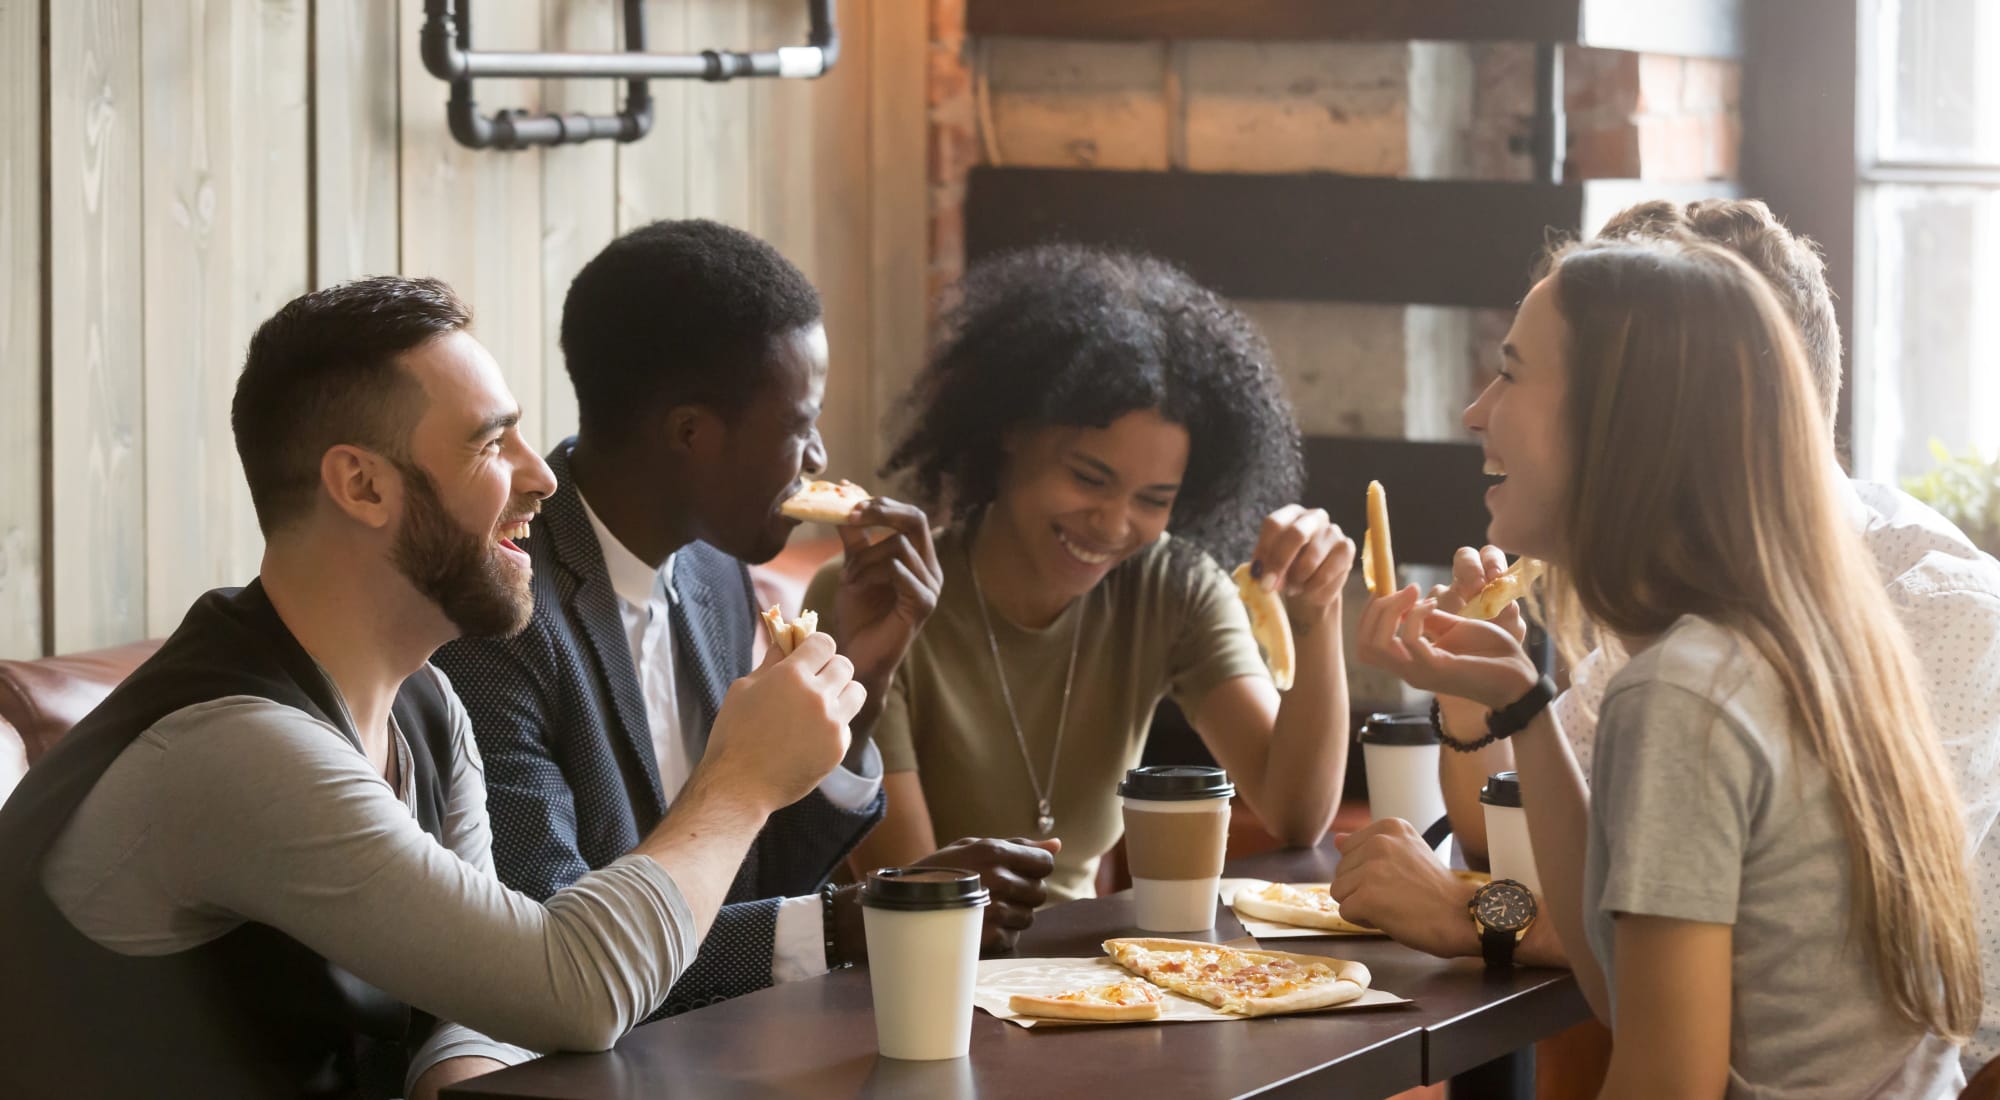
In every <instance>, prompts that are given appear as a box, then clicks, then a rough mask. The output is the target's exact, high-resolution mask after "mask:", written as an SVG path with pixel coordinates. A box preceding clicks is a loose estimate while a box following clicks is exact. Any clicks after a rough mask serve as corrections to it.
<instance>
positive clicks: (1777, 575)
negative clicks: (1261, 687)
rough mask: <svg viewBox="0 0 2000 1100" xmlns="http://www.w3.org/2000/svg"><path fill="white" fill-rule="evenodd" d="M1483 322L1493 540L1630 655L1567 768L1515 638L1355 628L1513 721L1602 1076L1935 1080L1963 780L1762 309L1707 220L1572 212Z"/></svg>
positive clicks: (1961, 1019) (1951, 1033)
mask: <svg viewBox="0 0 2000 1100" xmlns="http://www.w3.org/2000/svg"><path fill="white" fill-rule="evenodd" d="M1502 350H1503V358H1504V360H1505V365H1504V367H1503V369H1502V370H1501V373H1500V376H1499V378H1497V379H1496V380H1495V381H1494V383H1493V384H1492V386H1490V387H1489V388H1488V390H1487V392H1486V393H1485V394H1483V395H1482V396H1481V398H1480V399H1479V401H1478V402H1477V403H1475V404H1474V405H1473V406H1472V407H1471V409H1469V410H1468V411H1467V417H1466V420H1467V424H1468V426H1469V427H1471V428H1472V429H1473V430H1474V431H1475V432H1476V433H1478V434H1479V435H1480V436H1481V438H1482V441H1483V444H1484V446H1485V449H1486V453H1487V459H1488V468H1489V470H1490V471H1493V472H1495V473H1498V474H1500V475H1501V476H1503V477H1504V480H1503V481H1501V482H1500V483H1499V484H1497V485H1495V486H1494V487H1493V488H1492V489H1490V490H1489V491H1488V494H1487V507H1488V511H1489V512H1490V513H1491V524H1490V526H1489V528H1488V535H1489V538H1490V540H1491V541H1492V542H1493V543H1495V544H1496V545H1498V546H1500V547H1502V548H1504V549H1507V550H1508V551H1510V552H1513V553H1517V554H1526V555H1532V556H1534V557H1539V558H1543V559H1545V560H1547V561H1548V562H1549V563H1550V565H1551V567H1552V569H1551V580H1550V583H1549V585H1548V587H1549V590H1550V591H1551V594H1552V597H1553V598H1552V601H1551V603H1552V605H1553V607H1554V614H1553V615H1552V618H1553V619H1554V626H1555V629H1556V633H1557V635H1558V637H1559V638H1560V639H1561V640H1562V641H1563V643H1564V649H1565V651H1566V652H1581V651H1582V649H1583V648H1584V646H1583V641H1584V638H1583V636H1582V635H1583V633H1584V632H1585V631H1586V630H1595V631H1603V632H1608V633H1609V634H1610V635H1612V636H1614V637H1615V638H1616V639H1618V640H1619V641H1620V642H1622V643H1623V645H1624V647H1625V649H1626V650H1627V651H1628V652H1630V653H1631V654H1632V655H1633V656H1632V660H1631V663H1630V664H1629V665H1628V666H1627V667H1626V669H1625V670H1624V671H1623V672H1621V673H1620V674H1619V675H1618V677H1617V678H1616V679H1615V680H1613V681H1612V683H1611V685H1610V688H1609V690H1608V691H1607V693H1606V697H1605V700H1604V704H1603V708H1602V711H1601V716H1600V719H1599V735H1598V736H1599V742H1598V748H1597V753H1596V758H1595V760H1594V762H1593V769H1592V776H1591V782H1590V784H1589V785H1588V792H1592V793H1587V792H1586V785H1585V783H1584V777H1583V776H1582V775H1581V773H1580V771H1579V770H1578V768H1577V765H1576V763H1575V759H1574V757H1573V756H1572V755H1571V754H1570V750H1569V746H1568V744H1567V742H1566V740H1565V739H1564V738H1563V736H1562V735H1561V731H1560V730H1559V729H1558V728H1557V727H1556V724H1555V719H1554V716H1553V714H1552V713H1551V712H1550V711H1549V710H1547V709H1540V710H1537V709H1536V705H1537V704H1538V703H1545V702H1546V697H1547V689H1546V686H1545V685H1541V684H1538V681H1537V674H1536V671H1535V669H1534V666H1533V664H1532V662H1530V661H1529V659H1528V658H1527V656H1526V654H1525V653H1523V652H1522V650H1521V648H1520V646H1519V644H1518V643H1516V642H1515V640H1514V639H1513V637H1512V635H1510V634H1508V633H1507V632H1505V631H1503V630H1501V629H1499V628H1497V627H1494V626H1492V625H1490V624H1486V623H1475V622H1470V621H1467V620H1463V619H1458V618H1455V617H1453V616H1450V615H1446V614H1444V613H1442V612H1439V611H1437V610H1436V609H1435V607H1434V606H1433V605H1432V604H1431V603H1430V601H1426V600H1421V599H1419V596H1418V592H1417V591H1416V589H1414V588H1408V589H1405V590H1403V591H1401V592H1398V593H1395V594H1393V595H1391V596H1388V597H1386V598H1383V599H1379V600H1376V601H1374V602H1373V603H1371V605H1370V606H1369V608H1368V609H1367V611H1366V612H1365V614H1364V615H1363V618H1362V622H1361V627H1360V638H1359V641H1358V650H1359V652H1360V654H1361V656H1362V658H1363V659H1364V660H1367V661H1370V662H1371V663H1375V664H1378V665H1381V666H1383V667H1387V668H1390V669H1392V670H1393V671H1396V672H1397V673H1399V674H1401V675H1402V676H1403V677H1404V678H1405V679H1406V680H1408V681H1409V682H1410V683H1412V684H1413V685H1415V686H1417V687H1420V688H1423V689H1426V690H1431V691H1437V692H1442V693H1449V694H1452V695H1457V696H1461V697H1464V698H1469V699H1472V700H1475V701H1477V702H1480V703H1482V704H1484V705H1486V706H1487V707H1489V708H1492V709H1493V710H1494V711H1496V712H1500V713H1503V714H1505V715H1506V720H1505V721H1501V722H1499V723H1498V724H1497V725H1496V727H1495V730H1496V732H1501V733H1506V732H1509V730H1510V728H1514V727H1518V728H1519V732H1518V735H1516V736H1514V739H1513V740H1514V745H1515V758H1516V761H1517V765H1518V767H1519V769H1520V772H1521V783H1522V797H1523V802H1524V803H1525V805H1526V807H1527V811H1528V819H1529V827H1530V832H1531V834H1532V840H1533V845H1534V850H1535V857H1536V861H1537V863H1538V865H1539V868H1540V873H1541V878H1542V884H1543V887H1544V889H1545V891H1546V897H1545V899H1544V903H1545V905H1546V908H1547V913H1546V916H1547V918H1548V919H1551V920H1553V921H1554V923H1555V925H1556V928H1557V931H1558V932H1559V933H1560V934H1561V936H1562V939H1563V943H1564V946H1565V948H1566V950H1567V952H1568V954H1569V957H1570V958H1571V960H1572V961H1573V962H1574V964H1575V965H1576V969H1577V974H1578V978H1579V980H1580V981H1581V982H1582V984H1583V986H1584V989H1585V992H1586V995H1587V996H1589V998H1590V1000H1591V1003H1592V1006H1593V1007H1594V1008H1595V1009H1596V1011H1597V1013H1598V1015H1599V1017H1600V1018H1602V1019H1603V1020H1605V1022H1606V1023H1608V1024H1609V1025H1610V1026H1611V1028H1612V1032H1613V1042H1614V1047H1613V1051H1614V1053H1613V1056H1612V1064H1611V1070H1610V1074H1609V1076H1608V1077H1607V1080H1606V1083H1605V1086H1604V1095H1606V1096H1617V1097H1631V1096H1653V1095H1674V1096H1723V1095H1728V1096H1763V1095H1783V1096H1787V1097H1794V1096H1798V1097H1808V1096H1810V1097H1818V1096H1826V1097H1835V1096H1839V1097H1847V1096H1897V1097H1902V1096H1925V1097H1929V1096H1946V1095H1951V1094H1952V1093H1953V1091H1954V1090H1955V1088H1956V1085H1957V1083H1958V1082H1959V1081H1960V1080H1961V1075H1960V1072H1959V1069H1958V1065H1957V1062H1956V1059H1955V1058H1954V1056H1953V1046H1954V1045H1955V1044H1956V1043H1957V1042H1960V1041H1962V1040H1963V1039H1964V1037H1965V1036H1966V1035H1967V1034H1969V1033H1970V1031H1971V1030H1972V1029H1973V1027H1974V1026H1975V1025H1976V1024H1977V1022H1978V1019H1979V1010H1980V982H1979V961H1978V947H1977V943H1976V940H1975V937H1974V932H1973V921H1972V903H1971V897H1970V885H1969V880H1968V876H1967V873H1966V870H1965V850H1964V840H1963V832H1962V826H1961V824H1960V817H1959V814H1958V808H1957V801H1956V797H1955V794H1954V792H1953V788H1952V782H1951V780H1950V778H1949V776H1948V773H1947V771H1946V769H1945V766H1944V761H1943V758H1942V755H1941V753H1940V752H1939V750H1938V748H1937V745H1936V741H1935V737H1934V736H1933V733H1932V729H1931V722H1930V717H1929V714H1928V711H1927V708H1926V706H1925V701H1924V695H1923V690H1922V687H1921V682H1920V681H1919V679H1918V677H1917V671H1916V667H1915V664H1914V661H1913V659H1912V658H1911V656H1910V653H1909V649H1908V645H1907V642H1906V641H1905V640H1904V638H1903V636H1902V632H1901V628H1900V626H1899V625H1898V623H1897V620H1896V618H1895V616H1894V614H1893V612H1892V609H1891V607H1890V606H1889V603H1888V601H1887V599H1886V597H1885V596H1884V594H1883V589H1882V587H1881V584H1880V582H1879V580H1878V578H1877V577H1876V575H1875V571H1874V568H1873V566H1872V564H1871V562H1870V560H1869V559H1868V557H1867V555H1866V553H1865V551H1864V549H1863V547H1862V544H1861V542H1860V540H1859V537H1858V536H1857V535H1856V533H1855V531H1854V529H1853V527H1852V525H1851V524H1850V523H1848V522H1846V520H1845V518H1844V515H1843V511H1842V509H1843V503H1842V501H1843V498H1842V497H1841V495H1840V493H1839V487H1838V482H1837V478H1838V472H1837V471H1835V470H1833V469H1831V468H1830V467H1829V466H1828V464H1827V463H1826V462H1825V460H1824V455H1825V454H1826V452H1827V450H1828V447H1829V441H1828V439H1827V434H1826V433H1827V430H1828V429H1827V425H1826V423H1825V419H1824V417H1823V415H1822V414H1821V412H1820V410H1819V406H1818V403H1817V401H1816V399H1815V396H1814V390H1813V383H1812V380H1811V376H1810V373H1809V370H1808V368H1807V366H1806V362H1805V359H1804V355H1803V352H1802V350H1801V347H1800V344H1799V338H1798V336H1797V333H1796V331H1795V329H1794V327H1793V326H1792V324H1791V322H1790V321H1789V320H1788V318H1787V316H1786V314H1785V312H1784V310H1783V308H1782V307H1781V306H1780V305H1779V304H1778V302H1777V301H1776V299H1775V298H1774V297H1773V295H1772V293H1771V291H1770V289H1769V288H1768V286H1767V285H1766V284H1765V283H1764V282H1763V280H1762V279H1761V277H1760V276H1758V275H1757V274H1756V272H1755V271H1753V270H1752V269H1751V268H1750V267H1749V266H1748V265H1747V264H1746V263H1744V261H1743V260H1742V259H1741V258H1740V257H1737V256H1735V255H1733V254H1731V253H1730V252H1728V251H1727V250H1726V249H1723V248H1720V247H1716V246H1713V245H1705V244H1697V243H1689V242H1666V241H1648V242H1636V241H1607V242H1596V243H1592V244H1589V245H1583V246H1578V247H1573V248H1571V249H1569V250H1567V251H1564V252H1562V253H1559V254H1558V255H1557V256H1556V257H1555V258H1554V261H1553V263H1552V265H1551V270H1550V273H1549V274H1548V276H1547V277H1546V278H1544V279H1543V280H1542V281H1541V282H1540V283H1538V284H1537V285H1536V287H1535V288H1534V289H1533V290H1532V291H1531V292H1530V293H1529V295H1528V297H1527V298H1526V299H1525V300H1524V301H1523V303H1522V305H1521V309H1520V312H1519V314H1518V315H1517V317H1516V318H1515V322H1514V326H1513V329H1512V330H1511V331H1510V332H1509V334H1508V338H1507V343H1506V345H1505V347H1504V348H1503V349H1502ZM1565 609H1568V611H1567V612H1566V611H1565ZM1584 624H1587V626H1586V625H1584ZM1593 793H1594V799H1595V800H1594V802H1593V801H1592V797H1593ZM1586 837H1587V838H1588V840H1587V843H1586V842H1585V841H1584V840H1583V838H1586Z"/></svg>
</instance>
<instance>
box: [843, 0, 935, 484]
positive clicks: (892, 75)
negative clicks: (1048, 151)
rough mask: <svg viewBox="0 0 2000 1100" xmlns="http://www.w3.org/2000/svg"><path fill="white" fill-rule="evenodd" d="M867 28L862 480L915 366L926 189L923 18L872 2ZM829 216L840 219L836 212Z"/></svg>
mask: <svg viewBox="0 0 2000 1100" xmlns="http://www.w3.org/2000/svg"><path fill="white" fill-rule="evenodd" d="M870 31H871V34H870V38H871V41H872V42H873V46H872V53H873V57H872V58H871V59H870V61H869V66H868V73H869V123H868V158H869V161H870V168H869V185H868V196H869V206H870V214H869V219H868V220H869V226H870V234H869V241H870V243H869V251H870V256H871V259H872V261H873V262H872V263H871V264H870V290H869V296H868V303H869V308H870V317H869V350H870V359H869V362H868V363H867V364H866V365H865V367H866V371H867V378H868V381H869V404H868V422H867V424H866V428H867V431H868V436H869V439H870V443H871V451H870V455H869V458H868V466H867V469H868V471H869V472H870V473H871V474H872V473H873V472H874V471H875V470H876V469H878V468H879V467H880V466H881V465H882V463H883V461H884V460H886V459H887V458H888V457H889V448H890V446H891V445H892V441H891V440H890V439H889V438H888V437H887V433H886V431H885V428H884V423H885V420H886V418H887V417H888V416H889V414H890V412H891V410H892V408H893V406H894V403H895V402H896V401H897V400H898V399H899V398H901V397H902V395H903V392H904V390H906V389H908V388H909V385H910V383H911V382H912V381H913V380H914V379H915V378H916V376H917V371H918V370H919V369H921V368H922V366H923V360H924V353H925V316H926V308H925V306H926V303H925V296H926V295H927V294H928V293H929V279H928V278H927V272H928V270H929V267H930V217H929V205H930V184H929V181H928V179H927V177H926V173H925V164H926V160H927V157H926V142H927V137H928V126H929V114H928V111H927V110H926V107H925V91H924V84H925V77H926V75H927V66H928V63H929V49H930V35H929V33H928V30H927V28H926V25H925V22H924V20H923V19H922V18H920V17H914V16H913V15H912V14H911V13H909V12H906V11H903V10H901V9H899V8H898V7H897V6H896V0H878V6H877V9H876V11H875V18H874V19H873V20H871V21H870ZM831 213H832V214H833V216H836V217H838V216H840V212H839V211H833V212H831ZM855 373H857V374H858V373H860V372H859V371H856V372H855ZM853 376H854V374H850V375H848V377H853Z"/></svg>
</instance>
